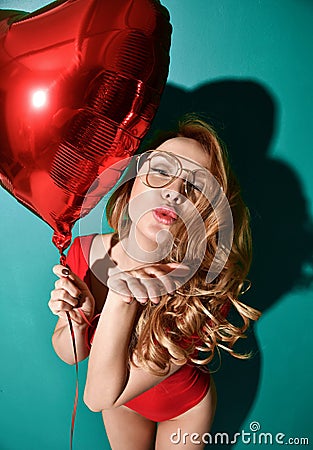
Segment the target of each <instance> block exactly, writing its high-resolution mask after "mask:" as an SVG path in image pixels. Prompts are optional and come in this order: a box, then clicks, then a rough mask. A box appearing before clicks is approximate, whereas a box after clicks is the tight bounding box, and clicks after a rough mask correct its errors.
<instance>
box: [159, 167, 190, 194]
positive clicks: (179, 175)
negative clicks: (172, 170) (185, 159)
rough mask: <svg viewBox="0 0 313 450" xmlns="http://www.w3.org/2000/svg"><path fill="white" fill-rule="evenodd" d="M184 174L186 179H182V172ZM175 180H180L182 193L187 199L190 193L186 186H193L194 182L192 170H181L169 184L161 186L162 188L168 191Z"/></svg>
mask: <svg viewBox="0 0 313 450" xmlns="http://www.w3.org/2000/svg"><path fill="white" fill-rule="evenodd" d="M183 171H185V172H186V177H182V176H181V175H182V172H183ZM177 179H181V180H182V184H183V186H184V192H185V194H186V197H189V195H190V191H189V190H188V185H190V184H193V182H194V173H193V171H192V170H189V169H185V168H181V170H180V171H179V173H178V174H177V175H176V176H175V177H173V178H172V180H171V181H170V182H168V183H167V184H166V185H164V186H163V188H165V189H168V188H169V187H170V186H171V185H172V184H173V183H174V182H175V181H176V180H177Z"/></svg>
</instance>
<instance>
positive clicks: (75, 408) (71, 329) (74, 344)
mask: <svg viewBox="0 0 313 450" xmlns="http://www.w3.org/2000/svg"><path fill="white" fill-rule="evenodd" d="M66 317H67V320H68V324H69V327H70V332H71V337H72V344H73V351H74V358H75V369H76V388H75V397H74V406H73V411H72V421H71V432H70V449H71V450H72V449H73V435H74V426H75V419H76V412H77V404H78V360H77V350H76V341H75V334H74V329H73V324H72V319H71V317H70V314H69V312H68V311H66Z"/></svg>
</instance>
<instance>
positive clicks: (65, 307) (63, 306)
mask: <svg viewBox="0 0 313 450" xmlns="http://www.w3.org/2000/svg"><path fill="white" fill-rule="evenodd" d="M48 305H49V308H50V309H51V311H52V313H53V314H55V315H58V314H59V312H61V311H71V310H72V309H73V306H71V305H70V304H69V303H66V302H63V301H62V300H50V301H49V303H48Z"/></svg>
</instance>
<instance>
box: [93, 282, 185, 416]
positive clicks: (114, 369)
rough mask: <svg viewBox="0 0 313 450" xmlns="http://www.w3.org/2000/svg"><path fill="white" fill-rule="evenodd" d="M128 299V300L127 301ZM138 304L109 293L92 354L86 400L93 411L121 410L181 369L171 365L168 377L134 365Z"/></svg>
mask: <svg viewBox="0 0 313 450" xmlns="http://www.w3.org/2000/svg"><path fill="white" fill-rule="evenodd" d="M124 299H125V298H124ZM137 308H138V303H137V302H133V303H131V304H129V303H126V302H125V300H124V301H123V299H122V296H121V295H120V294H116V293H114V292H112V291H111V290H110V291H109V294H108V296H107V299H106V303H105V305H104V307H103V310H102V313H101V317H100V320H99V323H98V326H97V330H96V333H95V336H94V340H93V344H92V349H91V351H90V357H89V364H88V374H87V381H86V386H85V393H84V401H85V403H86V405H87V406H88V407H89V408H90V409H91V410H92V411H101V410H103V409H110V408H114V407H118V406H121V405H123V404H124V403H126V402H127V401H129V400H131V399H132V398H134V397H137V396H138V395H140V394H141V393H143V392H144V391H146V390H148V389H150V388H151V387H153V386H155V385H156V384H158V383H159V382H161V381H162V380H164V379H165V378H166V377H167V376H169V375H170V374H172V373H174V372H175V371H176V370H178V369H179V368H180V366H175V365H174V364H171V365H170V366H171V367H170V372H169V374H168V375H167V376H157V375H153V374H150V373H149V372H147V371H145V370H143V369H141V368H139V367H136V366H134V365H133V364H131V365H130V368H128V345H129V340H130V336H131V331H132V328H133V325H134V320H135V317H136V312H137Z"/></svg>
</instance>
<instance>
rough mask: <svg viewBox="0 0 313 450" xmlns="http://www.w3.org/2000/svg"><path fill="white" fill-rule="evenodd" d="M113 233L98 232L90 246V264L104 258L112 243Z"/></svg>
mask: <svg viewBox="0 0 313 450" xmlns="http://www.w3.org/2000/svg"><path fill="white" fill-rule="evenodd" d="M112 236H113V233H106V234H97V235H95V236H94V238H93V239H92V242H91V246H90V255H89V259H90V264H91V265H92V264H93V263H94V262H95V261H97V260H99V259H100V260H101V259H104V258H105V257H106V256H107V254H108V252H109V249H110V243H111V239H112Z"/></svg>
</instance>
